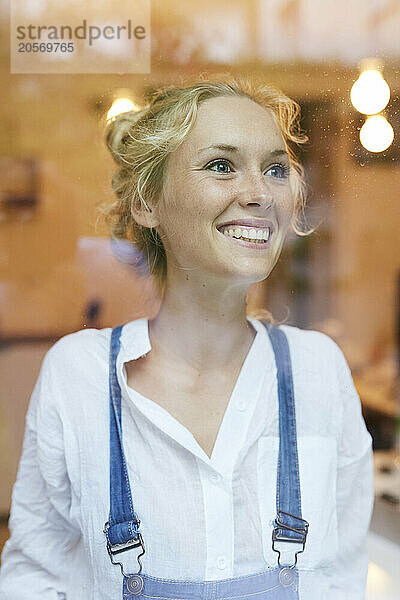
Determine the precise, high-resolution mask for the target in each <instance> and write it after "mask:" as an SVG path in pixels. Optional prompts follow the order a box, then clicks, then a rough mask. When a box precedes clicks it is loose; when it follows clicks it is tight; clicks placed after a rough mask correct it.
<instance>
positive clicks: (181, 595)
mask: <svg viewBox="0 0 400 600" xmlns="http://www.w3.org/2000/svg"><path fill="white" fill-rule="evenodd" d="M298 117H299V107H298V105H297V104H296V103H295V102H294V101H293V100H291V99H289V98H288V97H287V96H285V95H284V94H283V93H281V92H280V91H278V90H276V89H274V88H272V87H270V86H268V85H262V84H254V83H251V82H250V81H243V80H235V79H233V80H218V81H214V82H213V81H207V80H200V81H198V82H196V83H194V84H188V85H186V86H182V87H167V88H164V89H161V90H159V91H158V92H157V93H156V94H154V96H153V97H152V99H151V100H150V102H149V103H148V104H147V105H146V106H145V107H144V108H143V109H141V110H140V111H139V112H136V113H135V112H129V113H125V114H123V115H120V116H119V117H117V118H116V119H115V120H114V121H112V122H111V123H110V124H109V126H108V131H107V142H108V146H109V148H110V150H111V152H112V154H113V157H114V158H115V159H116V161H117V163H118V165H119V169H118V171H117V172H116V174H115V176H114V178H113V189H114V191H115V192H116V195H117V199H116V201H115V202H114V204H112V205H111V206H110V208H109V211H108V219H109V223H112V235H113V237H115V238H127V239H129V240H132V241H133V242H135V244H136V245H137V246H138V248H139V249H141V250H142V251H143V252H144V253H145V255H146V257H147V260H148V265H149V268H150V271H151V273H152V274H153V276H154V277H155V278H156V280H157V282H158V284H159V288H160V293H161V294H162V302H161V307H160V310H159V312H158V314H157V316H156V317H155V318H153V319H149V318H140V319H136V320H133V321H131V322H128V323H126V324H124V325H123V326H122V325H120V326H118V327H115V328H114V329H111V328H109V327H107V328H104V329H100V330H99V329H87V330H86V329H85V330H80V331H77V332H75V333H72V334H69V335H66V336H64V337H62V338H61V339H60V340H59V341H58V342H57V343H56V344H54V345H53V347H52V348H51V349H50V350H49V351H48V353H47V354H46V356H45V358H44V360H43V363H42V367H41V371H40V375H39V378H38V380H37V383H36V386H35V388H34V392H33V395H32V397H31V401H30V405H29V410H28V413H27V419H26V431H25V439H24V446H23V452H22V457H21V461H20V465H19V470H18V476H17V481H16V483H15V485H14V489H13V498H12V506H11V517H10V523H9V526H10V530H11V537H10V539H9V540H8V541H7V543H6V545H5V548H4V551H3V555H2V569H1V577H0V598H1V600H6V599H7V600H9V599H10V600H11V599H12V600H26V599H27V598H29V600H39V599H40V600H56V599H59V598H65V597H66V598H67V600H110V599H115V600H118V599H119V598H124V599H125V600H132V599H133V598H159V599H160V600H161V599H166V598H169V599H171V600H172V599H175V600H176V599H182V600H188V599H191V600H195V599H199V600H222V599H223V598H224V599H226V598H237V599H238V600H239V599H241V600H250V598H256V599H261V600H264V599H265V600H276V599H301V600H313V599H315V600H323V599H328V598H329V599H333V598H334V599H335V600H340V599H343V600H344V599H345V598H346V600H348V599H351V600H361V599H363V598H364V597H365V585H366V575H367V567H368V557H367V551H366V536H367V531H368V527H369V522H370V517H371V511H372V505H373V485H372V483H373V482H372V473H373V469H372V445H371V441H372V439H371V436H370V434H369V432H368V431H367V429H366V426H365V423H364V420H363V417H362V413H361V406H360V400H359V398H358V396H357V393H356V391H355V388H354V385H353V382H352V378H351V374H350V371H349V368H348V365H347V363H346V360H345V358H344V356H343V354H342V352H341V350H340V349H339V348H338V346H337V345H336V344H335V342H334V341H333V340H331V339H330V338H329V337H328V336H326V335H324V334H322V333H319V332H317V331H310V330H301V329H299V328H297V327H294V326H288V325H280V326H277V325H276V324H273V323H272V322H270V321H268V320H265V321H261V320H258V319H257V318H255V317H254V316H249V315H246V294H247V290H248V288H249V286H250V285H251V284H252V283H254V282H258V281H263V280H264V279H266V278H267V277H268V275H269V274H270V272H271V271H272V269H273V267H274V265H275V264H276V262H277V260H278V257H279V254H280V252H281V249H282V245H283V243H284V240H285V236H286V234H287V232H288V230H289V229H290V228H293V229H294V231H296V232H297V233H299V234H301V230H300V229H299V219H298V217H299V212H300V211H301V210H302V209H303V207H304V180H303V174H302V173H303V172H302V168H301V166H300V165H299V163H298V162H297V161H296V158H295V154H294V152H293V149H292V144H293V143H301V142H302V141H304V136H302V134H301V130H300V127H299V122H298Z"/></svg>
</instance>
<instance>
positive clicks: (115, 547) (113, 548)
mask: <svg viewBox="0 0 400 600" xmlns="http://www.w3.org/2000/svg"><path fill="white" fill-rule="evenodd" d="M137 524H138V526H139V525H140V521H138V522H137ZM109 527H110V523H109V522H108V521H107V522H106V523H105V524H104V529H103V533H105V536H106V539H107V551H108V554H109V556H110V560H111V562H112V564H113V565H119V566H120V568H121V572H122V575H123V576H124V577H129V575H127V574H126V573H124V569H123V565H122V563H121V562H118V561H114V554H120V553H121V552H126V550H132V548H138V547H139V546H140V547H141V548H142V552H141V553H140V554H138V555H137V561H138V563H139V571H138V573H140V572H141V570H142V563H141V560H140V557H141V556H143V554H144V553H145V552H146V550H145V547H144V542H143V538H142V534H141V533H140V532H139V531H138V532H137V538H136V539H132V540H128V542H126V543H124V544H111V543H110V540H109V537H108V529H109Z"/></svg>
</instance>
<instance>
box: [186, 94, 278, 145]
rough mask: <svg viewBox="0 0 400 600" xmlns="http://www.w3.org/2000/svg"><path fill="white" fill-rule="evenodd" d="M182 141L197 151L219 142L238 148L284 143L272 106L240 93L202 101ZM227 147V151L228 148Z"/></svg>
mask: <svg viewBox="0 0 400 600" xmlns="http://www.w3.org/2000/svg"><path fill="white" fill-rule="evenodd" d="M183 145H184V146H186V148H187V150H190V151H191V152H192V151H195V152H196V154H199V155H200V154H206V152H207V149H210V150H211V149H212V146H218V145H220V146H223V145H226V146H228V147H229V146H231V147H234V148H237V149H238V150H239V151H240V150H241V149H243V150H245V149H246V148H249V147H253V149H255V148H256V147H260V149H261V150H264V149H265V150H268V149H272V148H273V149H275V148H276V147H278V148H284V147H285V144H284V140H283V136H282V132H281V130H280V127H279V124H278V122H277V119H276V117H275V115H274V114H273V112H272V110H269V109H266V108H264V107H262V106H260V105H259V104H257V103H256V102H254V101H253V100H251V99H250V98H243V97H217V98H210V99H208V100H205V101H203V102H202V103H201V104H200V106H199V109H198V113H197V117H196V121H195V124H194V126H193V128H192V129H191V131H190V132H189V134H188V135H187V137H186V139H185V141H184V144H183ZM226 150H227V151H229V148H226Z"/></svg>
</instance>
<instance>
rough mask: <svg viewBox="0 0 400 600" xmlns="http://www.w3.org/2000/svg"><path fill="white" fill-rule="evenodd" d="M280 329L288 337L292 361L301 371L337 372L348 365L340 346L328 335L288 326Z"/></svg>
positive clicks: (283, 325)
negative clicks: (345, 364) (344, 364)
mask: <svg viewBox="0 0 400 600" xmlns="http://www.w3.org/2000/svg"><path fill="white" fill-rule="evenodd" d="M279 329H280V330H281V331H283V333H284V334H285V335H286V338H287V340H288V344H289V350H290V354H291V358H292V361H293V362H294V363H295V365H296V366H298V367H299V369H306V370H310V371H319V372H321V370H323V371H329V372H332V371H336V372H337V369H338V368H341V366H342V365H343V363H346V359H345V357H344V355H343V352H342V350H341V349H340V347H339V345H338V344H337V342H336V341H335V340H334V339H333V338H331V337H330V336H329V335H327V334H326V333H323V332H322V331H318V330H316V329H303V328H301V327H297V326H295V325H287V324H281V325H279Z"/></svg>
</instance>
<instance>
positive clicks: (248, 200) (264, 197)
mask: <svg viewBox="0 0 400 600" xmlns="http://www.w3.org/2000/svg"><path fill="white" fill-rule="evenodd" d="M239 201H240V203H241V204H243V205H246V206H247V205H249V204H258V205H260V206H263V207H264V208H269V207H270V206H271V205H272V203H273V196H272V193H271V190H270V188H269V185H268V183H267V182H266V181H265V178H264V177H263V175H262V174H259V175H258V174H257V175H256V174H248V175H246V177H244V179H243V181H242V186H241V188H240V190H239Z"/></svg>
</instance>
